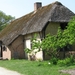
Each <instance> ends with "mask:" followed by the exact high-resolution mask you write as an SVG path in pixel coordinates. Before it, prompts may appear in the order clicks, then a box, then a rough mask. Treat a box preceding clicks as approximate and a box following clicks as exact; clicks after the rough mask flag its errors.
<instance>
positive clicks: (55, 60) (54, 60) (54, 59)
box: [51, 57, 58, 65]
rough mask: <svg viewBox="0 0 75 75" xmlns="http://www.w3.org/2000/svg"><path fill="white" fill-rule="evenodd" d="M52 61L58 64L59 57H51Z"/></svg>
mask: <svg viewBox="0 0 75 75" xmlns="http://www.w3.org/2000/svg"><path fill="white" fill-rule="evenodd" d="M51 62H52V64H54V65H56V64H57V62H58V59H57V58H55V57H53V58H52V59H51Z"/></svg>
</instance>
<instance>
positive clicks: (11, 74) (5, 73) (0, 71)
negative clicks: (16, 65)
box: [0, 67, 22, 75]
mask: <svg viewBox="0 0 75 75" xmlns="http://www.w3.org/2000/svg"><path fill="white" fill-rule="evenodd" d="M0 75H22V74H20V73H18V72H16V71H11V70H8V69H5V68H3V67H0Z"/></svg>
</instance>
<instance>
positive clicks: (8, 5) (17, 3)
mask: <svg viewBox="0 0 75 75" xmlns="http://www.w3.org/2000/svg"><path fill="white" fill-rule="evenodd" d="M55 1H59V2H61V3H62V4H63V5H64V6H66V7H67V8H69V9H70V10H71V11H72V12H74V13H75V0H72V1H71V0H0V10H1V11H3V12H4V13H5V14H6V15H11V16H13V17H15V18H19V17H22V16H24V15H26V14H28V13H30V12H32V11H33V10H34V3H35V2H42V6H46V5H48V4H50V3H53V2H55Z"/></svg>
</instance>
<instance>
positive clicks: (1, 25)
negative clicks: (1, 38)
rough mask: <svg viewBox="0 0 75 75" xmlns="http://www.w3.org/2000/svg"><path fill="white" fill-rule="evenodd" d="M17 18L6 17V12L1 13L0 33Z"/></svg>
mask: <svg viewBox="0 0 75 75" xmlns="http://www.w3.org/2000/svg"><path fill="white" fill-rule="evenodd" d="M14 19H15V17H12V16H10V15H6V14H5V13H4V12H2V11H0V31H1V30H2V29H4V28H5V27H6V25H7V24H8V23H10V22H11V21H12V20H14Z"/></svg>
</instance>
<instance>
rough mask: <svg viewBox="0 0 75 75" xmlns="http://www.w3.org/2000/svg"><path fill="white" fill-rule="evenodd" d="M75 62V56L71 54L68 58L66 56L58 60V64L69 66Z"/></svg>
mask: <svg viewBox="0 0 75 75" xmlns="http://www.w3.org/2000/svg"><path fill="white" fill-rule="evenodd" d="M73 63H74V58H73V56H70V57H68V58H65V59H64V60H59V61H58V64H59V65H60V66H64V65H65V66H69V65H71V64H73Z"/></svg>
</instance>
